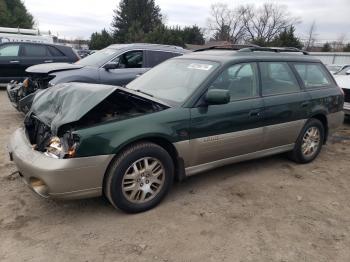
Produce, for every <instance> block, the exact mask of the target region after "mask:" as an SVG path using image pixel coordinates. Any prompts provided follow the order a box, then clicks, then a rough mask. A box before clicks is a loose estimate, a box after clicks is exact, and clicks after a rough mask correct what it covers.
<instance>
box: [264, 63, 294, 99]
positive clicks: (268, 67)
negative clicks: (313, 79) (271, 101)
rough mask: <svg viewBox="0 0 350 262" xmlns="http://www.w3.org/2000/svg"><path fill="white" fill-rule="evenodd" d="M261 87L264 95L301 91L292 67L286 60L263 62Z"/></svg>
mask: <svg viewBox="0 0 350 262" xmlns="http://www.w3.org/2000/svg"><path fill="white" fill-rule="evenodd" d="M259 66H260V72H261V87H262V94H263V96H268V95H278V94H287V93H294V92H298V91H300V86H299V84H298V81H297V79H296V77H295V76H294V74H293V72H292V70H291V68H290V67H289V65H288V64H287V63H285V62H261V63H259Z"/></svg>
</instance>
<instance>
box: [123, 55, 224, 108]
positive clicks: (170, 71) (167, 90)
mask: <svg viewBox="0 0 350 262" xmlns="http://www.w3.org/2000/svg"><path fill="white" fill-rule="evenodd" d="M218 66H219V64H218V63H215V62H211V61H202V60H187V59H171V60H168V61H166V62H164V63H162V64H160V65H158V66H156V67H154V68H153V69H151V70H150V71H148V72H147V73H145V74H144V75H142V76H140V77H139V78H137V79H136V80H134V81H132V82H131V83H129V84H128V85H127V88H130V89H133V90H138V91H140V92H143V93H146V94H149V95H152V96H154V97H156V98H158V99H161V100H168V101H172V102H175V103H181V102H184V101H185V100H186V99H187V98H188V97H189V96H190V95H191V94H192V93H193V91H194V90H195V89H196V88H198V87H199V85H200V84H201V83H203V81H204V80H205V79H206V78H207V77H208V76H209V75H210V74H211V73H212V72H213V71H214V70H215V69H216V68H217V67H218Z"/></svg>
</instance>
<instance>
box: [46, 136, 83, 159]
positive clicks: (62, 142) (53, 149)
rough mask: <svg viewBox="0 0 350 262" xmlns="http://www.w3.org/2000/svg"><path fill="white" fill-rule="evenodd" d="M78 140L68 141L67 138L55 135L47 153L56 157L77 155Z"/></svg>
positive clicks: (47, 148)
mask: <svg viewBox="0 0 350 262" xmlns="http://www.w3.org/2000/svg"><path fill="white" fill-rule="evenodd" d="M76 148H77V142H73V143H68V141H67V140H66V139H65V138H59V137H57V136H54V137H52V138H51V139H50V142H49V144H48V146H47V147H46V151H45V155H47V156H49V157H53V158H56V159H62V158H72V157H74V156H75V151H76Z"/></svg>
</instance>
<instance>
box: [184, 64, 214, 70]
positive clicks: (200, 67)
mask: <svg viewBox="0 0 350 262" xmlns="http://www.w3.org/2000/svg"><path fill="white" fill-rule="evenodd" d="M212 67H213V66H212V65H208V64H190V65H189V66H188V67H187V68H188V69H197V70H205V71H208V70H210V69H211V68H212Z"/></svg>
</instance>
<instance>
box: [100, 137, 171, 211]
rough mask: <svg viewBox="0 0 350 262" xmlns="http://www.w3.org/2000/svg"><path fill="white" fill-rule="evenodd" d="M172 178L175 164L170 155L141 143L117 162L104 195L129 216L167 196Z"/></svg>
mask: <svg viewBox="0 0 350 262" xmlns="http://www.w3.org/2000/svg"><path fill="white" fill-rule="evenodd" d="M173 178H174V163H173V161H172V158H171V157H170V155H169V154H168V152H167V151H166V150H165V149H164V148H162V147H160V146H158V145H156V144H153V143H148V142H144V143H139V144H135V145H133V146H131V147H129V148H127V149H126V150H124V151H123V152H122V153H121V154H120V155H119V156H118V157H117V158H116V159H115V160H114V162H113V163H112V166H111V168H110V170H109V172H108V174H107V177H106V179H105V184H104V192H105V195H106V196H107V198H108V200H109V201H110V202H111V204H112V205H113V206H115V207H117V208H120V209H122V210H124V211H126V212H130V213H137V212H142V211H146V210H149V209H151V208H153V207H154V206H156V205H157V204H158V203H159V202H160V201H161V200H162V199H163V198H164V197H165V195H166V194H167V192H168V191H169V189H170V187H171V185H172V182H173Z"/></svg>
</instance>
